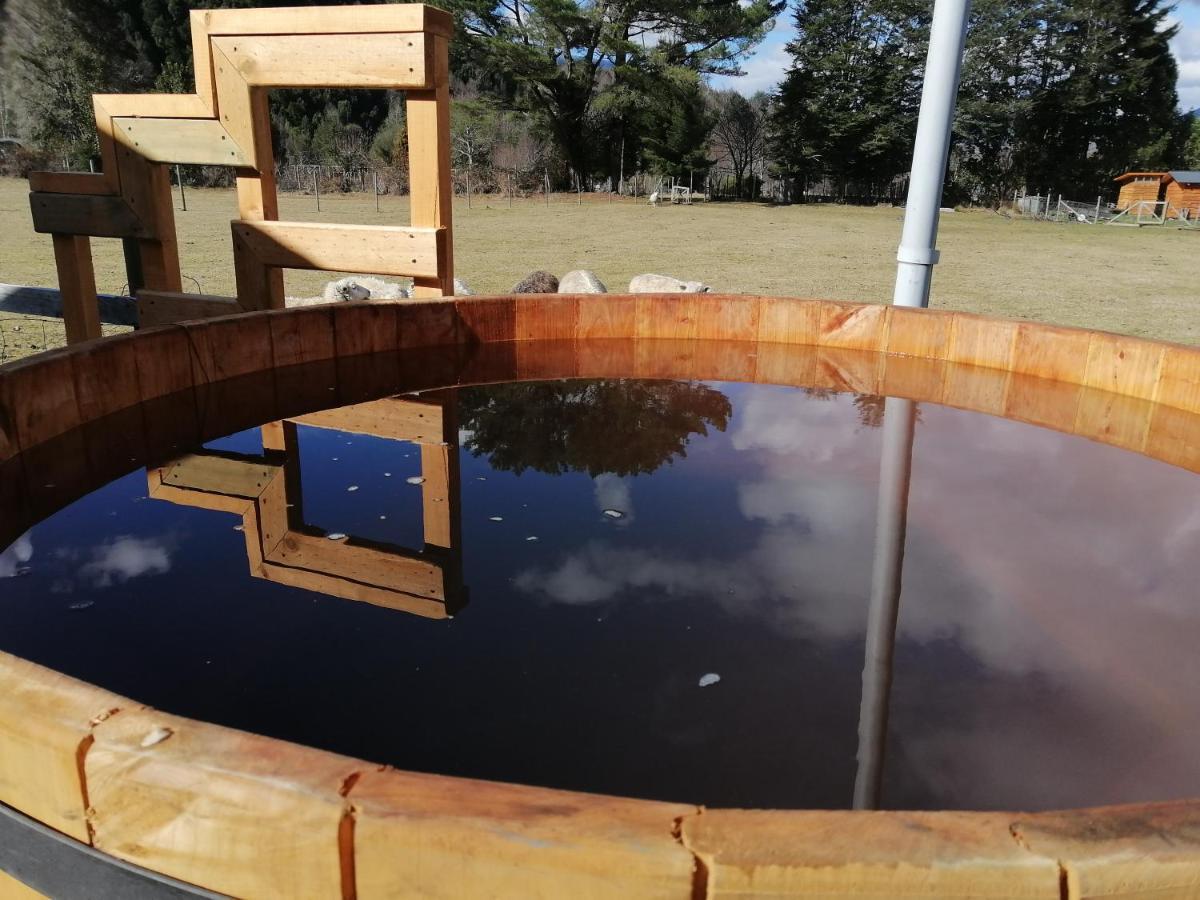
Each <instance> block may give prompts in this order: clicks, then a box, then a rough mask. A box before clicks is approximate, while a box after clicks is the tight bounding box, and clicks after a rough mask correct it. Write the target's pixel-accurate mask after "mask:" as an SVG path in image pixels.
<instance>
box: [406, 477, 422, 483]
mask: <svg viewBox="0 0 1200 900" xmlns="http://www.w3.org/2000/svg"><path fill="white" fill-rule="evenodd" d="M404 480H405V481H407V482H408V483H409V484H424V483H425V479H424V478H423V477H422V476H420V475H414V476H412V477H411V478H405V479H404Z"/></svg>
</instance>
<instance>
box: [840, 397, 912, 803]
mask: <svg viewBox="0 0 1200 900" xmlns="http://www.w3.org/2000/svg"><path fill="white" fill-rule="evenodd" d="M884 403H885V406H884V413H883V451H882V459H881V462H880V464H879V508H878V513H877V514H876V520H875V561H874V566H873V568H872V571H871V605H870V607H869V609H868V611H867V644H866V653H865V656H866V659H865V661H864V663H863V690H862V705H861V706H860V707H859V714H858V770H857V773H856V774H855V778H854V808H855V809H877V808H878V807H879V799H880V794H881V792H882V788H883V762H884V757H885V751H886V749H887V728H888V699H889V694H890V693H891V689H892V657H893V655H894V653H895V650H896V618H897V616H898V615H899V612H900V581H901V576H902V574H903V569H904V533H905V527H906V525H907V520H908V485H909V481H910V479H911V478H912V448H913V431H914V426H915V424H916V418H917V407H916V404H915V403H914V402H913V401H912V400H902V399H899V398H897V397H888V398H887V400H885V401H884Z"/></svg>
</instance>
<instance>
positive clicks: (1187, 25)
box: [712, 0, 1200, 109]
mask: <svg viewBox="0 0 1200 900" xmlns="http://www.w3.org/2000/svg"><path fill="white" fill-rule="evenodd" d="M1172 16H1173V19H1174V21H1176V22H1178V23H1179V25H1180V29H1179V35H1178V36H1177V37H1176V38H1175V40H1174V41H1173V42H1172V43H1171V49H1172V51H1173V52H1174V53H1175V60H1176V62H1178V63H1179V104H1180V106H1181V107H1182V108H1183V109H1195V108H1196V107H1200V0H1182V2H1180V3H1179V5H1178V6H1177V7H1176V9H1175V12H1174V13H1173V14H1172ZM791 36H792V15H791V11H790V10H789V11H787V12H785V13H784V14H783V15H781V16H780V17H779V19H778V21H777V22H776V23H775V30H774V31H772V32H771V34H770V35H769V36H768V37H767V39H766V40H765V41H763V42H762V44H760V45H759V47H758V49H757V51H755V53H754V55H753V56H752V57H751V58H750V59H748V60H747V61H746V62H745V63H744V64H743V65H742V68H743V69H744V70H745V71H746V74H745V75H744V76H743V77H741V78H714V79H712V84H713V86H714V87H719V88H727V87H732V88H734V89H735V90H738V91H740V92H741V93H743V94H746V95H747V96H749V95H750V94H753V93H755V92H757V91H769V90H771V89H772V88H774V87H775V85H776V84H778V83H779V80H780V78H782V77H783V72H784V70H785V69H786V68H787V63H788V56H787V53H786V52H785V50H784V45H785V44H787V42H788V41H789V40H790V39H791Z"/></svg>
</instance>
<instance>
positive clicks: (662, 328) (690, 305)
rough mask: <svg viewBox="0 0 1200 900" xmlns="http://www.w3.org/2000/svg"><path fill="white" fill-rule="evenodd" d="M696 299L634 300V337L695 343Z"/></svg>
mask: <svg viewBox="0 0 1200 900" xmlns="http://www.w3.org/2000/svg"><path fill="white" fill-rule="evenodd" d="M696 296H697V295H696V294H638V295H637V298H636V299H635V300H634V303H635V304H636V310H637V312H636V314H635V315H636V317H637V318H636V319H635V324H634V334H633V335H632V336H633V337H637V338H674V339H676V340H685V341H686V340H691V339H692V338H694V337H695V336H696ZM517 302H518V303H519V302H520V300H518V301H517Z"/></svg>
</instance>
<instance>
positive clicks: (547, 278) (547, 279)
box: [512, 269, 558, 294]
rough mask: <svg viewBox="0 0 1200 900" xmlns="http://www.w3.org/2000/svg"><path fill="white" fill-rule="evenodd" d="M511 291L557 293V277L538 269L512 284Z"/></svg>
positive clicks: (520, 292)
mask: <svg viewBox="0 0 1200 900" xmlns="http://www.w3.org/2000/svg"><path fill="white" fill-rule="evenodd" d="M512 293H514V294H557V293H558V279H557V278H555V277H554V276H553V275H551V274H550V273H549V272H545V271H543V270H541V269H538V270H537V271H536V272H530V273H529V274H528V275H526V276H525V277H524V278H522V279H521V280H520V281H518V282H517V283H516V284H514V285H513V289H512Z"/></svg>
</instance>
